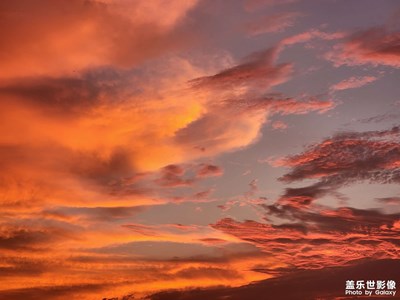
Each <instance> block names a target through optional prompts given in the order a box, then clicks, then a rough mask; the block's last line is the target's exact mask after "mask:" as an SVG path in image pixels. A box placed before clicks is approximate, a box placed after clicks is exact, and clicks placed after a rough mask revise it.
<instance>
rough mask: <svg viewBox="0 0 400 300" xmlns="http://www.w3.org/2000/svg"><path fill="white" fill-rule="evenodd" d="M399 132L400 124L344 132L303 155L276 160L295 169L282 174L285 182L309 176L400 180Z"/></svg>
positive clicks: (336, 180) (340, 179)
mask: <svg viewBox="0 0 400 300" xmlns="http://www.w3.org/2000/svg"><path fill="white" fill-rule="evenodd" d="M398 135H399V128H398V127H393V128H392V129H388V130H383V131H369V132H361V133H357V132H343V133H339V134H336V135H334V136H333V137H332V138H328V139H326V140H324V141H322V142H321V143H318V144H315V145H311V146H310V147H309V148H308V149H307V150H306V151H305V152H303V153H302V154H299V155H294V156H289V157H286V158H284V159H281V160H278V161H276V162H275V163H276V164H277V165H281V166H288V167H291V168H292V170H291V171H290V172H289V173H287V174H285V175H284V176H282V177H281V180H282V181H285V182H291V181H296V180H302V179H306V178H311V179H312V178H321V181H324V182H325V183H327V182H329V183H332V184H334V183H337V184H346V183H349V182H354V181H361V180H369V181H372V182H380V183H391V182H398V181H399V176H398V167H399V166H398V161H399V157H400V156H399V155H400V152H399V149H400V148H399V147H400V145H399V143H398V142H397V139H398ZM338 149H340V150H339V151H338Z"/></svg>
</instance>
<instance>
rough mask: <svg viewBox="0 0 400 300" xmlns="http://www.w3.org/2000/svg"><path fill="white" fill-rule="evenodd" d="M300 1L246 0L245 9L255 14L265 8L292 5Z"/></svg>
mask: <svg viewBox="0 0 400 300" xmlns="http://www.w3.org/2000/svg"><path fill="white" fill-rule="evenodd" d="M297 1H298V0H281V1H278V0H246V1H244V8H245V9H246V10H247V11H249V12H253V11H256V10H257V9H262V8H264V7H270V6H276V5H282V4H290V3H294V2H297Z"/></svg>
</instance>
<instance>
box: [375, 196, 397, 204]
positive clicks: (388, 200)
mask: <svg viewBox="0 0 400 300" xmlns="http://www.w3.org/2000/svg"><path fill="white" fill-rule="evenodd" d="M376 201H378V202H380V203H383V204H387V205H399V204H400V197H386V198H377V199H376Z"/></svg>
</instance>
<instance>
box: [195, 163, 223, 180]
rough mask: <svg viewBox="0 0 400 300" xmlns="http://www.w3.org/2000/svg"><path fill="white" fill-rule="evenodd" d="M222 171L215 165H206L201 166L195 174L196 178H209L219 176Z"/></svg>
mask: <svg viewBox="0 0 400 300" xmlns="http://www.w3.org/2000/svg"><path fill="white" fill-rule="evenodd" d="M222 174H223V170H222V168H221V167H219V166H216V165H206V164H202V165H200V166H199V169H198V171H197V173H196V176H197V177H210V176H221V175H222Z"/></svg>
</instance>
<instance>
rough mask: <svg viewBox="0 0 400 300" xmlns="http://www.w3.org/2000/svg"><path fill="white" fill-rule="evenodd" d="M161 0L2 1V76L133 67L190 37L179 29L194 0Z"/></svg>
mask: <svg viewBox="0 0 400 300" xmlns="http://www.w3.org/2000/svg"><path fill="white" fill-rule="evenodd" d="M161 3H162V1H158V0H153V1H148V2H146V4H144V3H136V2H135V3H129V2H127V1H115V2H114V1H81V0H74V1H68V2H67V1H63V0H57V1H49V0H41V1H40V2H39V3H36V4H37V5H33V4H32V3H31V2H30V1H22V2H20V3H18V4H16V3H11V2H7V3H5V2H4V3H2V4H1V11H2V12H3V18H2V21H1V26H0V27H1V28H2V30H1V32H0V34H1V36H2V37H3V43H2V45H1V49H2V51H0V53H1V55H0V61H1V63H2V66H3V68H2V70H1V71H0V78H9V77H27V76H37V75H54V74H69V75H71V74H73V73H74V72H76V71H80V70H83V69H86V68H90V67H93V66H106V65H117V66H120V67H129V66H134V65H136V64H138V63H140V62H142V61H144V60H146V59H148V58H152V57H156V56H158V55H160V54H162V53H165V52H166V51H169V50H172V49H177V48H179V47H182V45H185V43H186V42H185V40H189V39H190V38H189V35H188V34H187V33H185V30H182V29H183V28H184V27H181V28H180V29H178V28H179V26H180V24H182V23H183V20H184V18H185V16H186V14H187V13H188V12H189V11H190V10H191V9H192V8H193V7H194V6H195V5H196V1H186V2H185V3H182V2H180V1H170V2H168V4H165V3H164V4H163V5H164V8H165V9H166V10H165V11H164V10H163V11H162V12H161V11H160V10H159V9H158V8H159V7H160V5H161ZM165 5H166V6H165ZM149 12H151V13H149ZM104 24H107V26H106V27H105V26H104ZM185 35H186V37H185ZM21 45H23V49H21Z"/></svg>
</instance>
